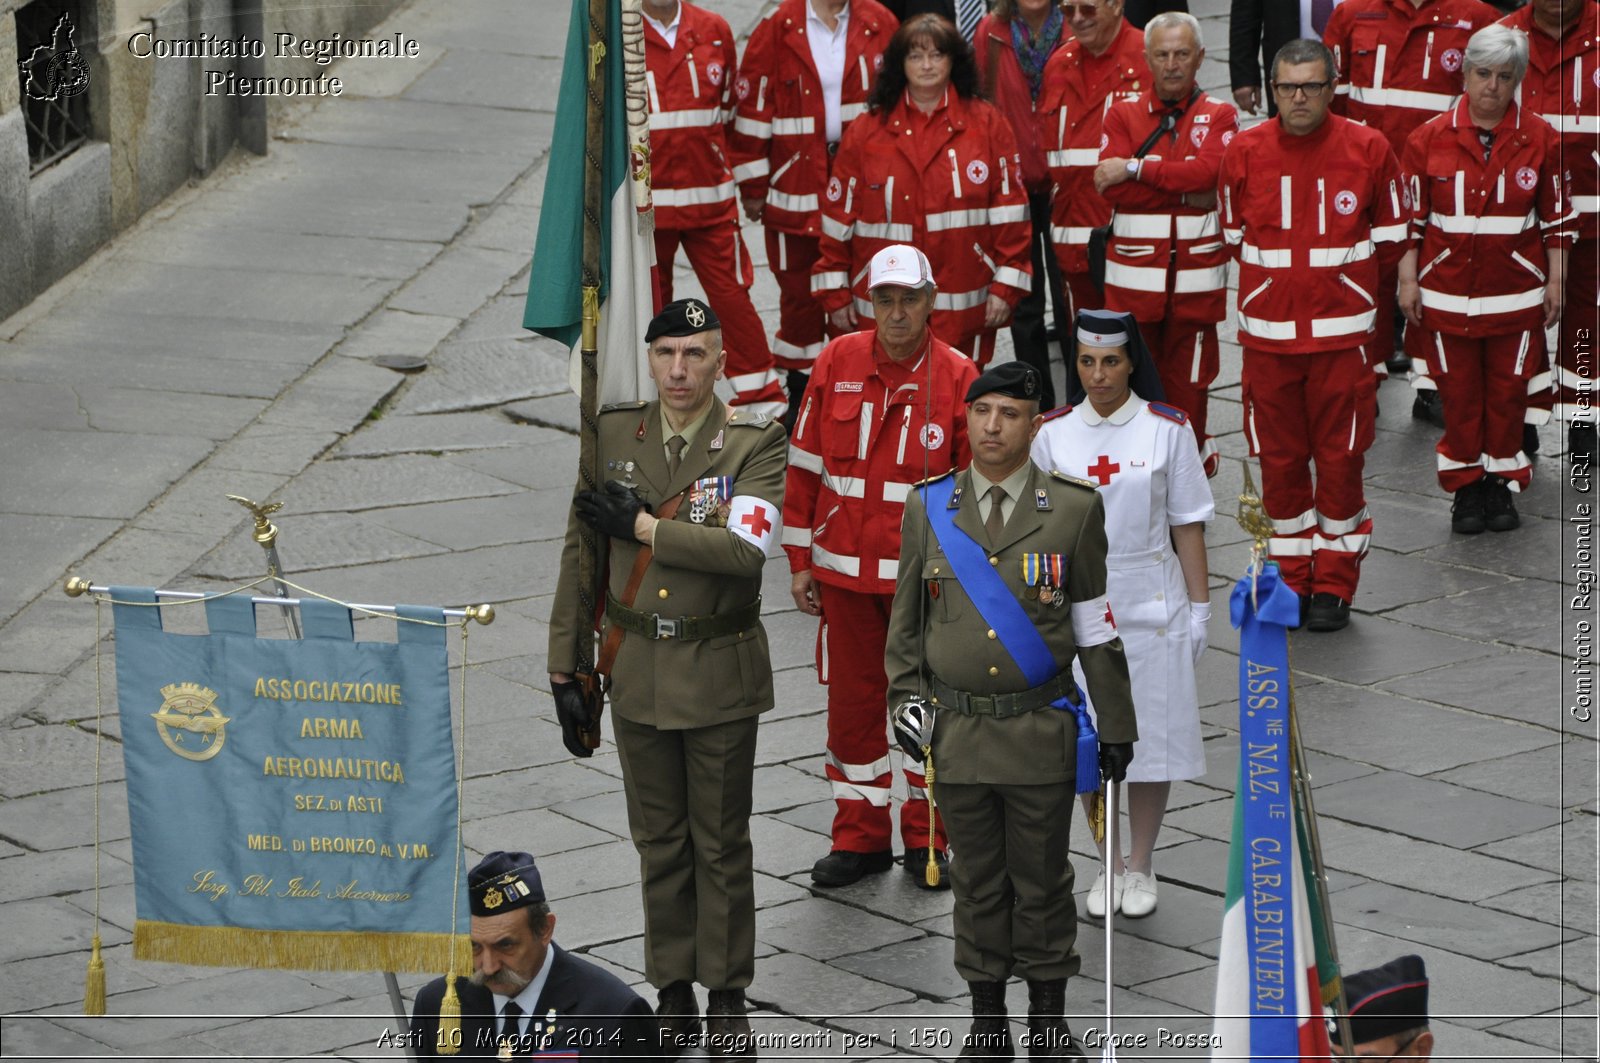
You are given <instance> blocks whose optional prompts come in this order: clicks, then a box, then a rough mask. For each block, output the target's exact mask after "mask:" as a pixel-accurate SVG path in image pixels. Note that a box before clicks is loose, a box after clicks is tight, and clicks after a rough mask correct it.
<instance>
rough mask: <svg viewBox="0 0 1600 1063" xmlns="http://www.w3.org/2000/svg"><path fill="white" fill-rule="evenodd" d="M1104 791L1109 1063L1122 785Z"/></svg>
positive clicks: (1105, 1054) (1111, 1055)
mask: <svg viewBox="0 0 1600 1063" xmlns="http://www.w3.org/2000/svg"><path fill="white" fill-rule="evenodd" d="M1106 791H1107V792H1108V793H1109V794H1110V796H1111V809H1110V812H1109V814H1108V815H1109V819H1108V822H1107V823H1106V829H1105V839H1106V846H1105V854H1106V870H1105V876H1106V884H1105V891H1106V1032H1105V1038H1106V1040H1105V1047H1104V1048H1103V1049H1101V1052H1100V1059H1101V1060H1102V1063H1110V1061H1112V1060H1115V1059H1116V1058H1117V1047H1116V1038H1114V1037H1112V1036H1111V1020H1112V1006H1111V995H1112V993H1113V991H1114V990H1115V989H1116V983H1115V982H1113V981H1112V974H1113V970H1114V968H1113V964H1112V958H1111V955H1112V948H1111V945H1112V936H1111V924H1112V922H1113V920H1114V917H1115V916H1116V913H1117V906H1116V903H1115V897H1116V895H1115V886H1116V876H1115V875H1113V874H1112V873H1111V862H1112V857H1113V855H1114V854H1117V853H1121V852H1122V841H1121V838H1120V835H1119V834H1118V830H1119V828H1118V825H1117V816H1118V813H1119V812H1120V811H1121V810H1120V808H1119V807H1118V806H1119V805H1120V804H1121V803H1122V800H1121V799H1122V786H1121V785H1120V784H1119V783H1114V782H1112V781H1110V780H1109V779H1108V780H1106ZM1101 807H1102V809H1103V808H1104V802H1102V803H1101Z"/></svg>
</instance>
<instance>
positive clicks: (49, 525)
mask: <svg viewBox="0 0 1600 1063" xmlns="http://www.w3.org/2000/svg"><path fill="white" fill-rule="evenodd" d="M120 527H121V522H120V521H119V520H117V519H115V518H111V517H57V516H34V515H31V514H21V513H6V514H0V541H4V542H5V543H7V544H8V546H7V549H6V566H5V568H4V569H0V615H5V616H11V615H14V614H15V613H16V612H17V611H18V610H19V609H21V608H22V607H23V605H24V604H26V603H27V602H29V601H32V600H33V599H34V598H35V597H37V596H38V595H39V594H41V593H43V592H44V591H45V590H46V588H48V587H51V586H54V585H57V584H59V583H60V576H61V574H62V573H63V572H65V571H67V568H68V567H69V566H70V565H71V564H72V563H73V562H74V561H76V560H77V559H78V558H80V557H83V556H84V555H85V554H87V553H89V552H90V551H91V550H93V549H94V548H95V547H96V546H98V545H99V544H100V543H102V542H104V541H105V540H106V539H108V538H109V537H110V536H112V535H114V534H115V533H116V531H117V529H118V528H120Z"/></svg>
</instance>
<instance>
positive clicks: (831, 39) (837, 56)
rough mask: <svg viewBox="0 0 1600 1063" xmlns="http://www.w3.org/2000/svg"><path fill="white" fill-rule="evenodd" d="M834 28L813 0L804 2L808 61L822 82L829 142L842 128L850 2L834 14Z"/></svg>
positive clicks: (823, 121) (838, 134)
mask: <svg viewBox="0 0 1600 1063" xmlns="http://www.w3.org/2000/svg"><path fill="white" fill-rule="evenodd" d="M836 18H837V22H836V23H835V25H834V28H833V29H831V30H830V29H829V28H828V24H827V23H826V22H823V21H822V18H821V17H820V16H819V15H818V14H817V8H816V3H815V0H809V2H808V3H807V4H806V41H807V42H808V43H809V44H810V45H811V61H812V62H813V63H815V64H816V66H817V78H818V79H819V80H820V81H821V82H822V115H823V118H822V127H823V131H824V135H825V137H826V138H827V141H828V143H830V144H837V143H838V142H839V136H840V134H841V132H842V131H843V129H844V120H843V119H842V118H841V117H840V114H839V101H840V98H841V95H842V94H843V92H844V59H845V38H846V37H847V36H848V34H849V31H850V5H849V4H846V5H845V6H844V8H843V9H842V10H841V11H840V12H839V14H838V15H837V16H836Z"/></svg>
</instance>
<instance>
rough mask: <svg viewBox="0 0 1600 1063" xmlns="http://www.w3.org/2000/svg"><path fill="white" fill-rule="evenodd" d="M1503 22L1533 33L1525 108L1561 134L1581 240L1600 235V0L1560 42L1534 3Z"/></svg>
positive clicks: (1588, 7) (1524, 81)
mask: <svg viewBox="0 0 1600 1063" xmlns="http://www.w3.org/2000/svg"><path fill="white" fill-rule="evenodd" d="M1501 21H1502V22H1504V23H1505V24H1506V25H1507V26H1510V27H1511V28H1513V29H1519V30H1522V31H1523V32H1524V33H1526V34H1527V35H1528V73H1527V76H1525V77H1524V78H1523V79H1522V106H1523V108H1524V109H1526V110H1527V111H1529V112H1530V113H1533V114H1537V115H1538V116H1539V117H1540V118H1543V119H1544V120H1545V121H1546V122H1548V123H1550V125H1551V126H1553V127H1554V128H1555V130H1556V132H1558V133H1559V134H1561V140H1562V161H1563V162H1564V163H1565V165H1566V173H1567V180H1568V184H1567V189H1566V192H1567V195H1568V197H1569V198H1570V201H1571V203H1572V207H1573V209H1574V210H1576V211H1577V212H1578V239H1580V240H1584V241H1589V240H1594V239H1597V238H1600V76H1596V72H1597V71H1600V3H1594V2H1592V0H1591V2H1590V3H1586V4H1584V5H1583V9H1582V11H1581V12H1580V13H1579V14H1578V18H1577V21H1576V22H1575V23H1574V24H1573V25H1572V26H1571V27H1570V28H1569V29H1568V30H1567V32H1566V33H1564V34H1562V36H1561V39H1560V40H1556V39H1555V38H1553V37H1551V36H1550V35H1549V34H1547V33H1545V31H1544V30H1542V29H1539V28H1538V27H1537V26H1535V25H1534V24H1533V8H1531V7H1525V8H1523V9H1521V10H1520V11H1515V12H1513V13H1512V14H1510V15H1507V16H1506V17H1505V18H1504V19H1502V20H1501Z"/></svg>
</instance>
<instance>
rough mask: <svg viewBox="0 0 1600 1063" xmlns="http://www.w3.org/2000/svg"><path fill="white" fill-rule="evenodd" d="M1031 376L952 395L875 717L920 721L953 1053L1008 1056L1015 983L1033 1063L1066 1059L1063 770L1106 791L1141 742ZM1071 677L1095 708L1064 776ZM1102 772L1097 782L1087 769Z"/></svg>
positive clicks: (1072, 1049) (904, 570)
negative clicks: (948, 886)
mask: <svg viewBox="0 0 1600 1063" xmlns="http://www.w3.org/2000/svg"><path fill="white" fill-rule="evenodd" d="M1041 389H1042V382H1041V379H1040V376H1039V373H1038V371H1037V370H1036V369H1034V368H1033V367H1032V366H1030V365H1027V364H1025V363H1020V362H1006V363H1002V364H1000V365H996V366H993V367H991V368H990V369H989V370H988V371H987V372H985V373H984V374H983V375H982V376H980V377H978V379H977V380H976V381H975V382H974V383H973V384H972V385H971V386H970V387H969V388H968V389H967V392H966V398H967V437H968V439H969V441H970V443H971V447H972V462H971V465H970V466H969V467H968V468H966V469H963V470H961V471H959V472H956V473H954V474H953V475H950V474H946V475H945V476H940V477H935V478H933V479H932V480H930V481H929V482H927V483H924V484H921V485H919V486H918V487H917V489H916V490H914V491H912V492H911V494H910V497H908V498H907V500H906V504H905V524H904V527H903V528H902V530H901V533H900V542H901V547H900V566H899V574H898V579H897V582H896V584H895V595H894V606H893V610H892V612H891V615H890V618H889V636H888V641H887V648H886V650H885V653H884V664H885V668H886V671H887V673H888V680H889V691H888V692H889V698H888V704H889V706H890V707H891V709H895V708H898V707H899V706H902V705H906V704H908V703H911V702H916V701H922V702H925V703H926V708H927V709H931V710H932V712H933V717H934V724H933V743H932V745H933V763H934V765H935V767H936V769H937V777H936V780H935V782H934V784H933V789H934V796H935V797H936V798H937V799H938V805H939V809H940V811H941V812H942V813H943V814H944V822H945V828H946V830H948V831H949V834H950V846H951V849H952V850H953V852H954V853H955V858H954V859H953V860H951V862H950V873H951V878H952V879H953V883H952V886H953V890H954V893H955V907H954V911H953V913H952V914H953V918H954V925H955V966H956V972H957V973H958V974H959V975H960V976H961V977H962V978H963V979H964V980H966V982H967V983H968V985H969V986H970V987H971V989H972V1015H973V1023H972V1028H971V1032H970V1033H969V1034H968V1035H967V1039H966V1043H965V1044H964V1046H963V1049H962V1052H961V1055H962V1056H964V1057H971V1056H976V1057H989V1058H1003V1059H1011V1058H1012V1057H1013V1054H1014V1052H1015V1050H1016V1046H1015V1045H1014V1044H1013V1042H1012V1039H1011V1032H1010V1026H1009V1024H1008V1021H1007V1010H1006V983H1007V981H1008V980H1009V979H1010V978H1011V977H1012V976H1016V977H1018V978H1020V979H1022V980H1024V981H1026V982H1027V984H1028V1047H1027V1055H1028V1058H1029V1059H1042V1058H1060V1059H1077V1060H1082V1059H1083V1055H1082V1052H1081V1047H1080V1046H1079V1045H1078V1043H1077V1042H1076V1040H1075V1039H1074V1038H1073V1037H1072V1034H1071V1031H1070V1030H1069V1029H1068V1028H1067V1023H1066V1019H1065V1006H1066V988H1067V980H1068V978H1070V977H1071V976H1072V975H1074V974H1076V973H1077V972H1078V967H1079V957H1078V953H1077V950H1076V949H1075V948H1074V942H1075V940H1076V934H1077V909H1076V907H1075V905H1074V902H1073V899H1072V882H1073V874H1072V864H1071V862H1070V861H1069V859H1068V856H1067V852H1068V847H1069V844H1070V840H1071V838H1070V833H1071V826H1072V808H1073V804H1074V801H1075V786H1074V784H1075V782H1076V780H1077V776H1078V772H1079V771H1080V770H1082V771H1083V772H1085V773H1086V774H1088V773H1093V774H1094V776H1095V777H1094V778H1092V779H1087V780H1085V782H1086V784H1087V785H1088V786H1089V787H1093V786H1096V785H1097V784H1098V782H1099V778H1098V777H1099V774H1100V772H1101V771H1104V773H1105V774H1106V775H1108V776H1109V777H1111V778H1112V779H1114V780H1117V781H1121V779H1122V778H1123V777H1124V776H1125V775H1126V773H1127V766H1128V763H1129V762H1130V761H1131V760H1132V759H1133V742H1134V741H1135V740H1136V739H1137V738H1138V728H1137V726H1136V725H1135V723H1134V715H1133V700H1132V696H1131V694H1130V693H1129V686H1128V664H1127V660H1126V658H1125V657H1124V655H1123V649H1122V640H1121V638H1120V637H1119V636H1118V635H1117V629H1116V625H1115V623H1114V621H1113V619H1112V616H1111V610H1110V608H1109V607H1108V606H1107V604H1106V597H1105V596H1106V565H1105V558H1106V535H1105V511H1104V509H1103V507H1102V504H1101V500H1100V496H1099V494H1098V493H1097V492H1096V491H1095V490H1094V487H1093V485H1092V484H1088V483H1084V482H1082V481H1073V480H1069V479H1068V478H1066V477H1063V476H1060V475H1059V474H1055V473H1051V472H1046V471H1045V470H1043V469H1041V468H1039V466H1037V465H1036V464H1034V463H1033V461H1032V460H1031V459H1030V458H1029V456H1028V448H1029V444H1030V443H1031V442H1032V441H1033V437H1034V435H1035V434H1036V433H1037V432H1038V430H1039V425H1040V423H1041V422H1042V420H1043V418H1042V417H1041V415H1040V414H1039V394H1040V391H1041ZM1074 660H1076V661H1078V662H1080V663H1081V664H1082V667H1083V672H1084V675H1085V678H1086V680H1087V683H1086V685H1087V686H1088V688H1089V693H1090V694H1091V695H1092V696H1093V698H1094V704H1095V708H1096V710H1097V711H1098V714H1099V715H1098V723H1099V730H1100V744H1099V748H1098V753H1099V763H1098V765H1097V764H1096V763H1095V762H1094V752H1095V751H1094V750H1092V749H1089V750H1085V753H1086V758H1085V759H1086V763H1085V764H1084V765H1083V766H1082V768H1081V769H1080V767H1079V760H1078V748H1077V747H1078V722H1077V713H1076V712H1075V711H1073V705H1075V704H1080V705H1081V702H1080V700H1079V698H1078V694H1077V685H1076V683H1074V681H1073V672H1072V667H1073V662H1074ZM1097 769H1098V770H1097Z"/></svg>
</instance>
